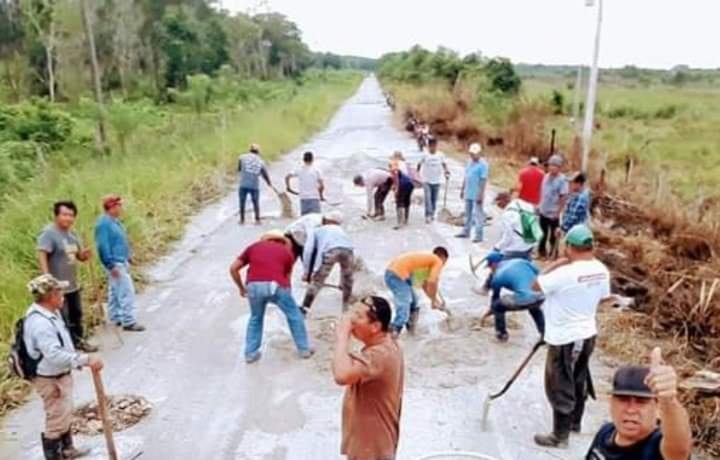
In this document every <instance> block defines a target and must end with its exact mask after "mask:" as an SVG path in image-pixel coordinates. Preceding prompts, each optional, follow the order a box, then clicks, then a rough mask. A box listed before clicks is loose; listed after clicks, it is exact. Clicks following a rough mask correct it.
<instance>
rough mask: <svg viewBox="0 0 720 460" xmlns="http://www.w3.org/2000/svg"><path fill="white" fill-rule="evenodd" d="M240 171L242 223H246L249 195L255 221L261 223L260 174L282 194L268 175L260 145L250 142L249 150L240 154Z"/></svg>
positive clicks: (239, 189)
mask: <svg viewBox="0 0 720 460" xmlns="http://www.w3.org/2000/svg"><path fill="white" fill-rule="evenodd" d="M238 173H239V174H240V184H239V187H238V197H239V201H240V203H239V205H240V206H239V213H240V225H243V224H244V223H245V202H246V201H247V197H248V196H249V197H250V199H251V200H252V204H253V211H254V213H255V223H256V224H258V225H259V224H260V176H262V178H263V180H264V181H265V182H266V183H267V184H268V186H269V187H270V188H272V189H273V190H274V191H275V193H276V194H278V195H279V194H280V192H278V190H277V189H276V188H275V187H274V186H273V184H272V181H271V180H270V175H268V172H267V167H266V166H265V162H264V161H263V159H262V158H260V146H259V145H257V144H250V149H249V152H247V153H244V154H242V155H240V158H238Z"/></svg>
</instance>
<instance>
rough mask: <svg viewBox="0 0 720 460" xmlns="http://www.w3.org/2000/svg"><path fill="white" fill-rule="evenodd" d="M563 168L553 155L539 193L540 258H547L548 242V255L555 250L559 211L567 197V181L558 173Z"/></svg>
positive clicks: (561, 161)
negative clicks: (541, 233)
mask: <svg viewBox="0 0 720 460" xmlns="http://www.w3.org/2000/svg"><path fill="white" fill-rule="evenodd" d="M562 166H563V159H562V157H561V156H560V155H558V154H555V155H553V156H551V157H550V159H549V160H548V172H547V174H545V178H544V179H543V182H542V189H541V192H540V205H539V206H538V213H539V214H540V227H541V228H542V231H543V237H542V238H541V239H540V242H539V244H538V252H539V253H540V257H547V255H548V252H547V247H546V245H547V242H548V240H550V254H552V253H553V252H554V250H555V246H556V244H557V241H556V238H555V232H556V230H557V228H558V226H559V225H560V210H562V208H563V206H564V204H565V199H566V197H567V195H568V180H567V178H566V177H565V175H564V174H562V173H561V172H560V170H561V169H562Z"/></svg>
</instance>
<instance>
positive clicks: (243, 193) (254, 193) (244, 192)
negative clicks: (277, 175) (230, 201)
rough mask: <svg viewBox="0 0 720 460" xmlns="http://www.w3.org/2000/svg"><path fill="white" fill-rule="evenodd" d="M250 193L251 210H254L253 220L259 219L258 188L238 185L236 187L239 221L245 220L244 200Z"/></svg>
mask: <svg viewBox="0 0 720 460" xmlns="http://www.w3.org/2000/svg"><path fill="white" fill-rule="evenodd" d="M248 195H250V199H251V200H252V205H253V211H254V212H255V220H256V221H259V220H260V189H257V188H247V187H240V188H239V189H238V197H239V201H240V221H241V222H245V202H246V201H247V197H248Z"/></svg>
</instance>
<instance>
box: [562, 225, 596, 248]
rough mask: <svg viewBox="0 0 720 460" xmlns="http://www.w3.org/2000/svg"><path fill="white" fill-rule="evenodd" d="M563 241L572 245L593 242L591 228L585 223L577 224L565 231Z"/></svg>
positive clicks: (588, 244) (578, 245) (577, 245)
mask: <svg viewBox="0 0 720 460" xmlns="http://www.w3.org/2000/svg"><path fill="white" fill-rule="evenodd" d="M565 243H566V244H567V245H568V246H574V247H583V246H590V245H592V244H593V233H592V230H590V229H589V228H588V227H587V225H583V224H578V225H576V226H574V227H573V228H571V229H570V230H569V231H568V232H567V235H565Z"/></svg>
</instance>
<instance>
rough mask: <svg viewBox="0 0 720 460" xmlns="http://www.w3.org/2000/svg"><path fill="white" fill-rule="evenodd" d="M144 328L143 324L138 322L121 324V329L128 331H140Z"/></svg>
mask: <svg viewBox="0 0 720 460" xmlns="http://www.w3.org/2000/svg"><path fill="white" fill-rule="evenodd" d="M144 330H145V326H143V325H142V324H138V323H132V324H129V325H127V326H123V331H128V332H142V331H144Z"/></svg>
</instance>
